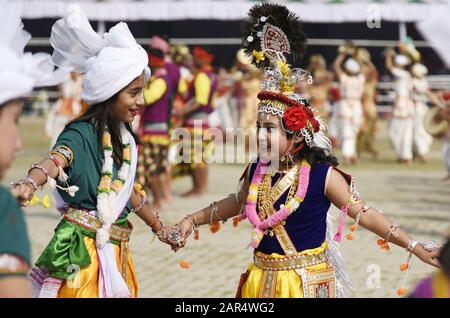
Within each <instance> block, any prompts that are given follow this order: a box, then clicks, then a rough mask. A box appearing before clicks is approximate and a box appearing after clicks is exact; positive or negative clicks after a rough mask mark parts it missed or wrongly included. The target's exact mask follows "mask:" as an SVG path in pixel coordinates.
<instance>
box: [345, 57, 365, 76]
mask: <svg viewBox="0 0 450 318" xmlns="http://www.w3.org/2000/svg"><path fill="white" fill-rule="evenodd" d="M344 67H345V69H346V70H347V71H348V72H350V73H351V74H357V73H359V71H360V70H361V67H360V66H359V63H358V62H356V61H355V60H354V59H352V58H349V59H347V61H345V63H344Z"/></svg>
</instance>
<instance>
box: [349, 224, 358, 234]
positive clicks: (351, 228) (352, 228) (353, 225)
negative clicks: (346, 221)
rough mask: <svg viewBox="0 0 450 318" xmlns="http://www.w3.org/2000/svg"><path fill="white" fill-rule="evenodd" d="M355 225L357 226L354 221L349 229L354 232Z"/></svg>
mask: <svg viewBox="0 0 450 318" xmlns="http://www.w3.org/2000/svg"><path fill="white" fill-rule="evenodd" d="M357 227H358V224H356V223H354V224H352V225H350V231H352V232H355V231H356V228H357Z"/></svg>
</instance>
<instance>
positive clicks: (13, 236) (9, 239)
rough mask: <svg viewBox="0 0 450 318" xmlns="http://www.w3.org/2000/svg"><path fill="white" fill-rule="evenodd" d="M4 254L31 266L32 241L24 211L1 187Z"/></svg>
mask: <svg viewBox="0 0 450 318" xmlns="http://www.w3.org/2000/svg"><path fill="white" fill-rule="evenodd" d="M2 254H10V255H12V256H16V257H18V258H20V259H22V260H23V261H25V262H26V263H27V264H28V266H29V265H30V264H31V252H30V241H29V240H28V233H27V226H26V223H25V218H24V216H23V212H22V209H21V208H20V206H19V204H18V203H17V200H16V199H15V198H14V197H13V196H12V194H11V192H9V190H8V189H6V188H4V187H2V186H0V256H1V255H2ZM5 275H6V274H5ZM1 276H2V274H1V273H0V277H1Z"/></svg>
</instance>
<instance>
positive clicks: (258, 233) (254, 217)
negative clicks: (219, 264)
mask: <svg viewBox="0 0 450 318" xmlns="http://www.w3.org/2000/svg"><path fill="white" fill-rule="evenodd" d="M264 168H265V167H264V166H263V164H262V163H261V162H258V165H257V167H256V170H255V174H254V176H253V179H252V183H251V185H250V188H249V195H248V198H247V205H246V208H245V215H242V216H241V217H240V219H241V220H242V219H244V218H246V217H247V218H248V220H249V222H250V223H251V224H252V225H253V226H254V229H253V234H252V243H251V245H252V247H253V248H257V247H258V245H259V242H260V241H261V239H262V238H263V235H264V230H266V229H267V228H269V227H272V228H273V227H275V226H276V225H278V224H280V223H281V222H282V221H284V220H286V219H287V217H288V216H289V215H291V214H292V213H293V212H294V211H295V210H297V208H298V206H299V204H300V203H301V202H303V200H304V199H305V195H306V191H307V190H308V185H309V173H310V171H311V166H310V165H309V164H308V162H307V161H306V160H304V161H303V162H302V164H301V166H300V176H299V177H300V182H299V185H298V187H297V190H296V192H295V197H294V198H293V199H292V200H290V201H289V202H288V203H287V204H286V206H282V208H281V209H280V210H278V211H277V212H275V213H274V214H273V215H272V216H270V217H268V218H267V219H265V220H264V221H262V222H261V220H260V219H259V216H258V213H257V212H256V202H257V194H256V195H255V193H254V192H253V193H252V190H253V191H254V190H255V189H258V186H259V185H260V184H261V183H262V181H263V178H264V173H262V170H263V169H264Z"/></svg>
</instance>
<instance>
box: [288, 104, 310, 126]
mask: <svg viewBox="0 0 450 318" xmlns="http://www.w3.org/2000/svg"><path fill="white" fill-rule="evenodd" d="M283 120H284V127H285V128H286V129H289V130H294V131H297V130H300V129H303V128H305V127H306V121H307V120H308V117H307V115H306V113H305V111H304V110H303V109H302V108H300V107H296V106H294V107H290V108H289V109H288V110H286V111H285V112H284V115H283Z"/></svg>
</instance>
